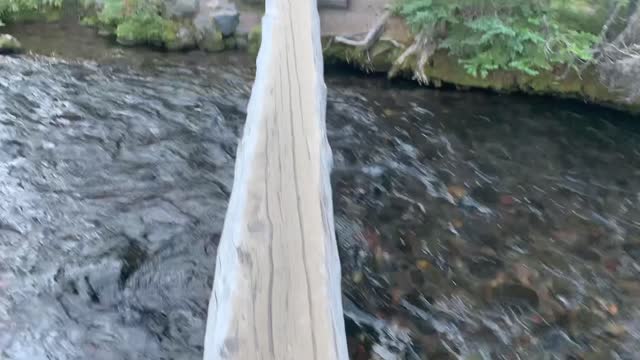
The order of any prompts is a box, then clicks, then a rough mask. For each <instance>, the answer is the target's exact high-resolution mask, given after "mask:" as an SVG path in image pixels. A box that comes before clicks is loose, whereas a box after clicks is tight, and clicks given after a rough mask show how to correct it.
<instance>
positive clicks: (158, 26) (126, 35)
mask: <svg viewBox="0 0 640 360" xmlns="http://www.w3.org/2000/svg"><path fill="white" fill-rule="evenodd" d="M0 1H2V0H0ZM92 6H96V5H95V3H93V2H92V1H91V0H87V1H85V7H92ZM96 10H97V16H96V17H95V18H92V17H88V18H85V19H83V23H84V24H87V25H97V26H99V27H101V28H102V29H103V30H104V31H105V32H108V33H112V34H115V35H116V37H117V39H118V41H120V42H122V43H126V44H147V45H153V46H158V47H159V46H164V45H166V44H167V43H170V42H172V41H174V40H175V36H176V32H177V25H176V24H175V22H173V21H171V20H169V19H166V18H165V17H163V8H162V3H161V2H160V1H157V0H105V1H104V3H103V4H102V6H101V8H100V9H96Z"/></svg>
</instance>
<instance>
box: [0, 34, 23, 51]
mask: <svg viewBox="0 0 640 360" xmlns="http://www.w3.org/2000/svg"><path fill="white" fill-rule="evenodd" d="M21 51H22V44H20V41H18V39H16V38H15V37H13V36H11V35H9V34H1V35H0V54H15V53H19V52H21Z"/></svg>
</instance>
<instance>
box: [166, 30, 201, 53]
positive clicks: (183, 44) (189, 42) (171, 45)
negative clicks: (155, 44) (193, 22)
mask: <svg viewBox="0 0 640 360" xmlns="http://www.w3.org/2000/svg"><path fill="white" fill-rule="evenodd" d="M166 46H167V49H168V50H189V49H193V48H195V47H196V34H195V29H193V28H192V27H188V26H181V27H180V28H179V29H178V32H177V33H176V38H175V40H174V41H171V42H168V43H167V44H166Z"/></svg>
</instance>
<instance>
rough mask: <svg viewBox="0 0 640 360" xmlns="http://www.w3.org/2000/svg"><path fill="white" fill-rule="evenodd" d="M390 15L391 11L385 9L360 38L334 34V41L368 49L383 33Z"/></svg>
mask: <svg viewBox="0 0 640 360" xmlns="http://www.w3.org/2000/svg"><path fill="white" fill-rule="evenodd" d="M390 16H391V11H390V10H386V11H385V12H384V14H382V16H381V17H380V18H379V19H378V21H376V23H375V24H374V25H373V27H372V28H371V30H369V32H368V33H367V35H366V36H365V37H364V39H362V40H353V39H350V38H347V37H345V36H336V37H335V41H336V42H338V43H341V44H345V45H349V46H355V47H357V48H359V49H362V50H365V51H366V50H369V49H371V47H372V46H373V44H375V43H376V41H378V40H379V39H380V37H381V36H382V34H383V33H384V27H385V25H386V24H387V20H389V17H390Z"/></svg>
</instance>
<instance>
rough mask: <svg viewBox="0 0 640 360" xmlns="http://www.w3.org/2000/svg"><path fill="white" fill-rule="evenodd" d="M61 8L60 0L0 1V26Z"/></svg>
mask: <svg viewBox="0 0 640 360" xmlns="http://www.w3.org/2000/svg"><path fill="white" fill-rule="evenodd" d="M61 6H62V0H0V26H1V25H4V23H5V22H7V21H14V20H16V19H20V18H28V17H33V15H35V14H43V13H44V12H45V11H47V10H50V9H53V8H60V7H61Z"/></svg>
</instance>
